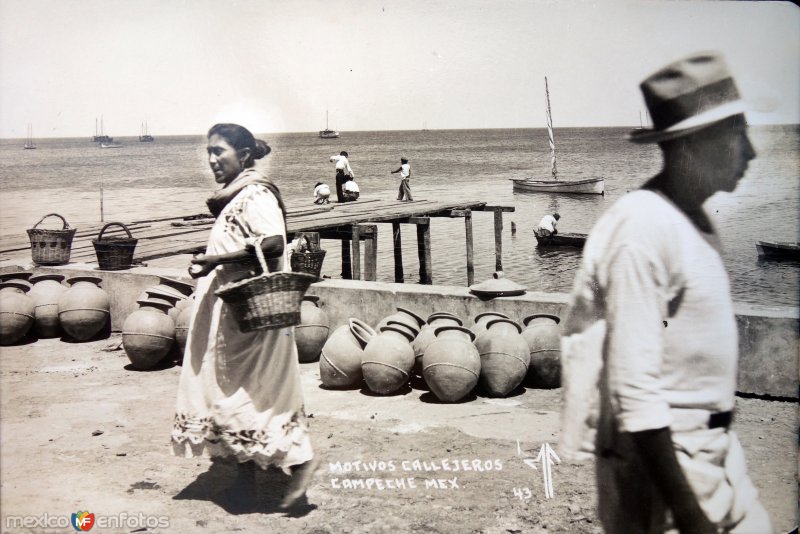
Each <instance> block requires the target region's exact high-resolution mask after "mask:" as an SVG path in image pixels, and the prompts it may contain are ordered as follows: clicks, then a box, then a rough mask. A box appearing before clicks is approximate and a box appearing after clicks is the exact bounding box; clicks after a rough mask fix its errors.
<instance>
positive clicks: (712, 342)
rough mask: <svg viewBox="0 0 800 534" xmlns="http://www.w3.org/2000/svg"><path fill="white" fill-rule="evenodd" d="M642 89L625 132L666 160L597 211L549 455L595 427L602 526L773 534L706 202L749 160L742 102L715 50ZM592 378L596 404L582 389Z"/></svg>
mask: <svg viewBox="0 0 800 534" xmlns="http://www.w3.org/2000/svg"><path fill="white" fill-rule="evenodd" d="M641 90H642V93H643V94H644V99H645V102H646V104H647V106H648V108H649V111H650V115H651V117H652V121H653V126H652V128H645V129H637V130H634V131H633V132H631V134H630V136H629V139H630V140H631V141H633V142H636V143H657V144H658V146H659V148H660V150H661V152H662V154H663V160H664V164H663V168H662V170H661V172H660V173H659V174H658V175H656V176H655V177H653V178H651V179H650V180H649V181H648V182H647V183H645V185H644V186H643V187H642V189H640V190H638V191H634V192H631V193H628V194H627V195H625V196H624V197H622V198H621V199H620V200H619V201H617V202H616V203H615V204H614V205H613V206H612V207H611V208H609V209H608V211H606V213H604V214H603V216H602V217H601V218H600V219H599V220H598V221H597V223H596V224H595V226H594V228H593V229H592V231H591V233H590V234H589V238H588V240H587V242H586V245H585V247H584V249H583V257H582V266H581V269H580V270H579V272H578V274H577V276H576V279H575V284H574V289H573V292H572V295H571V304H570V309H569V313H568V317H567V319H566V321H565V323H564V332H563V335H564V339H563V340H562V366H563V370H564V372H563V382H564V383H563V386H564V394H565V396H564V403H565V404H564V411H563V413H562V427H563V428H562V443H561V447H560V449H561V450H560V453H561V454H562V457H563V456H567V457H570V455H574V457H576V458H577V454H578V453H579V451H580V450H581V449H582V450H586V449H585V447H584V445H586V443H587V441H586V440H585V436H586V434H585V433H584V432H583V429H584V425H585V424H588V422H589V421H594V422H596V425H597V428H596V436H595V440H594V450H593V452H594V453H595V454H596V455H597V463H596V466H597V491H598V514H599V516H600V520H601V522H602V524H603V527H604V528H605V530H606V531H607V532H664V531H666V530H669V529H674V528H677V529H678V530H679V531H680V532H709V533H711V532H718V531H725V532H729V531H733V532H772V528H771V526H770V520H769V516H768V515H767V513H766V511H765V509H764V507H763V506H762V505H761V503H760V502H759V499H758V492H757V490H756V488H755V486H754V485H753V483H752V482H751V480H750V478H749V477H748V475H747V468H746V465H745V460H744V453H743V450H742V447H741V445H740V444H739V441H738V439H737V437H736V434H735V433H734V432H732V431H731V430H730V425H731V421H732V419H733V409H734V405H735V392H736V369H737V360H738V340H737V326H736V319H735V316H734V312H733V303H732V299H731V295H730V287H729V282H728V275H727V273H726V272H725V268H724V265H723V262H722V259H721V257H720V253H719V240H718V236H717V234H716V232H715V230H714V226H713V224H712V221H711V220H710V218H709V217H708V215H707V214H706V212H705V211H704V210H703V208H702V205H703V203H704V202H705V201H706V200H707V199H708V198H709V197H711V196H712V195H713V194H715V193H717V192H731V191H733V190H734V189H735V188H736V185H737V183H738V181H739V180H740V179H741V178H742V176H743V175H744V173H745V170H746V169H747V164H748V162H749V161H750V160H752V159H753V158H754V157H755V151H754V149H753V146H752V145H751V144H750V140H749V139H748V136H747V123H746V121H745V116H744V105H743V103H742V101H741V100H740V99H739V93H738V91H737V88H736V85H735V83H734V81H733V78H732V76H731V74H730V72H729V71H728V69H727V67H726V65H725V63H724V60H723V58H722V57H721V55H719V54H718V53H714V52H708V53H700V54H696V55H693V56H690V57H688V58H684V59H682V60H680V61H677V62H675V63H672V64H670V65H668V66H666V67H664V68H663V69H661V70H659V71H657V72H656V73H655V74H653V75H652V76H650V77H648V78H647V79H645V80H644V82H642V84H641ZM593 386H596V387H593ZM598 388H599V392H598V393H597V396H596V398H595V399H594V400H593V399H592V398H591V397H590V395H591V394H590V395H587V394H586V393H585V391H586V390H589V391H591V390H594V391H598ZM581 390H583V391H581ZM593 402H594V403H595V404H594V405H595V406H598V409H597V410H596V412H595V413H591V412H592V410H591V409H588V407H591V406H592V405H593Z"/></svg>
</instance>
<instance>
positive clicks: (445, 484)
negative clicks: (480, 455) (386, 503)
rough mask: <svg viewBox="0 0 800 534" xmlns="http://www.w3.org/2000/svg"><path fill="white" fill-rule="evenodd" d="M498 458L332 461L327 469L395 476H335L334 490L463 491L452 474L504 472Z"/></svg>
mask: <svg viewBox="0 0 800 534" xmlns="http://www.w3.org/2000/svg"><path fill="white" fill-rule="evenodd" d="M502 469H503V462H502V461H501V460H499V459H486V460H481V459H472V460H470V459H453V458H444V459H441V460H430V461H428V460H385V461H384V460H371V461H366V460H354V461H351V462H329V464H328V470H329V471H330V473H331V474H336V475H357V474H368V473H374V474H394V475H397V476H382V477H368V478H362V477H355V478H354V477H350V476H345V477H332V478H331V479H330V484H331V488H332V489H340V490H368V491H369V490H377V491H386V490H407V489H411V490H413V489H418V488H421V489H440V490H458V489H461V485H460V483H459V480H458V477H457V476H451V474H452V473H465V472H481V473H483V472H490V471H501V470H502ZM408 473H415V474H417V473H419V474H422V473H425V474H427V475H436V476H434V477H431V478H427V477H426V478H417V477H416V476H406V475H407V474H408Z"/></svg>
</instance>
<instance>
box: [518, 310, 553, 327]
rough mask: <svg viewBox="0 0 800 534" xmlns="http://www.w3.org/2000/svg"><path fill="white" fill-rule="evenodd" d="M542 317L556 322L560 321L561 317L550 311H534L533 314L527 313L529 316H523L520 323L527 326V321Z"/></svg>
mask: <svg viewBox="0 0 800 534" xmlns="http://www.w3.org/2000/svg"><path fill="white" fill-rule="evenodd" d="M542 317H544V318H547V319H552V320H553V321H555V323H556V324H558V323H560V322H561V317H559V316H558V315H553V314H550V313H534V314H533V315H529V316H527V317H525V318H524V319H523V320H522V324H524V325H525V326H528V323H529V322H531V321H533V320H534V319H539V318H542Z"/></svg>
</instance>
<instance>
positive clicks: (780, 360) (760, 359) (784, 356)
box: [0, 264, 800, 398]
mask: <svg viewBox="0 0 800 534" xmlns="http://www.w3.org/2000/svg"><path fill="white" fill-rule="evenodd" d="M21 269H22V268H21V267H14V266H5V267H2V268H0V274H2V273H5V272H12V271H18V270H21ZM34 270H35V271H36V272H57V273H59V274H63V275H65V276H66V277H67V278H69V277H71V276H77V275H87V274H90V273H91V274H92V275H93V276H98V277H100V278H102V279H103V283H102V287H103V288H104V289H106V290H107V291H108V292H109V295H110V297H111V320H112V324H111V328H112V330H115V331H119V330H121V328H122V323H123V322H124V321H125V318H126V317H127V316H128V314H129V313H131V312H132V311H134V310H135V309H137V307H138V305H137V304H136V298H137V297H138V295H139V294H141V292H142V291H143V290H144V289H146V288H148V287H151V286H154V285H157V284H158V283H159V278H158V277H159V276H166V277H169V278H175V279H180V280H184V281H190V280H189V278H188V277H187V275H186V272H185V271H183V270H176V269H158V268H152V267H140V268H134V269H130V270H127V271H117V272H113V271H98V270H96V269H94V267H93V266H92V265H89V264H87V265H83V264H72V265H66V266H61V267H37V268H35V269H34ZM309 294H311V295H316V296H318V297H320V306H321V307H322V308H323V309H324V310H325V311H326V312H327V313H328V316H329V317H330V319H331V327H332V328H333V327H336V326H338V325H340V324H344V323H345V322H346V321H347V319H348V318H350V317H356V318H359V319H362V320H364V321H366V322H368V323H369V324H371V325H373V326H374V325H375V324H377V323H378V321H380V320H381V319H382V318H383V317H385V316H386V315H389V314H390V313H392V312H394V311H395V308H396V307H397V306H401V307H405V308H408V309H410V310H413V311H415V312H417V313H419V314H420V315H422V316H424V317H427V315H429V314H430V313H432V312H434V311H447V312H451V313H454V314H456V315H457V316H458V317H461V318H462V319H464V320H465V321H466V322H467V326H469V324H470V323H471V320H472V318H473V317H475V316H476V315H477V314H479V313H482V312H486V311H497V312H501V313H505V314H506V315H508V316H509V317H511V318H512V319H514V320H517V321H521V320H522V319H523V318H524V317H527V316H528V315H531V314H534V313H550V314H553V315H557V316H562V315H563V314H564V311H565V309H566V306H567V295H566V294H564V293H538V292H529V293H526V294H525V295H522V296H519V297H503V298H500V299H494V300H488V301H484V300H481V299H479V298H477V297H475V296H474V295H472V294H471V293H470V292H469V290H468V289H467V288H466V287H457V286H428V285H418V284H394V283H385V282H364V281H357V280H325V281H323V282H320V283H317V284H314V285H313V286H312V287H311V289H310V290H309ZM735 311H736V319H737V324H738V327H739V349H740V360H739V386H738V389H739V391H740V392H743V393H753V394H758V395H772V396H778V397H790V398H797V397H798V376H799V375H798V356H799V355H800V313H799V312H798V309H797V308H790V307H765V306H754V305H749V304H743V303H737V304H736V306H735Z"/></svg>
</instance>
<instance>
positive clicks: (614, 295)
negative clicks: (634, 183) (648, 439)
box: [564, 190, 738, 432]
mask: <svg viewBox="0 0 800 534" xmlns="http://www.w3.org/2000/svg"><path fill="white" fill-rule="evenodd" d="M713 242H714V239H713V236H704V235H703V234H701V233H700V232H699V231H698V230H697V228H696V227H695V226H694V225H693V224H692V222H691V221H690V220H689V219H688V218H687V217H686V215H685V214H684V213H683V212H681V211H680V210H678V209H677V208H676V207H675V206H674V205H673V204H672V203H671V202H669V201H668V200H667V199H666V198H665V197H662V196H661V195H660V194H657V193H655V192H652V191H645V190H642V191H635V192H633V193H630V194H628V195H625V196H624V197H623V198H622V199H620V200H619V201H617V202H616V203H615V204H614V205H613V206H612V207H611V208H609V210H608V211H607V212H606V213H605V214H604V215H603V216H602V217H601V218H600V219H599V220H598V221H597V223H596V224H595V226H594V228H593V229H592V231H591V233H590V234H589V239H588V240H587V241H586V245H585V247H584V249H583V264H582V266H581V269H580V271H579V273H578V275H577V276H576V279H575V285H574V289H573V292H572V304H571V306H570V313H569V317H568V318H567V320H566V321H565V323H564V335H566V336H570V335H572V334H575V333H577V332H581V331H584V330H585V329H586V328H587V327H589V326H590V325H592V324H594V322H595V321H598V320H605V323H606V335H605V336H606V337H605V343H604V344H603V345H602V347H603V348H602V355H589V356H588V357H590V358H600V357H602V362H598V363H601V365H603V367H604V369H603V370H602V371H601V372H602V373H603V376H604V377H605V380H606V383H607V390H608V391H607V394H608V402H609V404H610V406H611V409H612V411H613V414H614V417H615V419H616V421H617V424H618V426H619V429H620V430H621V431H624V432H638V431H642V430H651V429H657V428H663V427H668V426H670V425H671V424H672V422H673V418H674V417H675V415H674V412H675V409H679V410H680V409H700V410H708V411H711V412H724V411H728V410H731V409H732V408H733V405H734V393H735V390H736V366H737V360H738V339H737V334H738V332H737V327H736V319H735V316H734V312H733V302H732V299H731V295H730V287H729V282H728V275H727V273H726V271H725V267H724V265H723V263H722V258H721V257H720V255H719V252H718V251H717V249H716V248H715V246H713V245H712V243H713ZM577 357H578V358H581V357H583V356H581V355H578V356H577ZM587 362H588V361H585V362H584V363H587ZM584 367H585V366H584ZM565 378H566V379H567V380H569V377H565Z"/></svg>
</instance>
